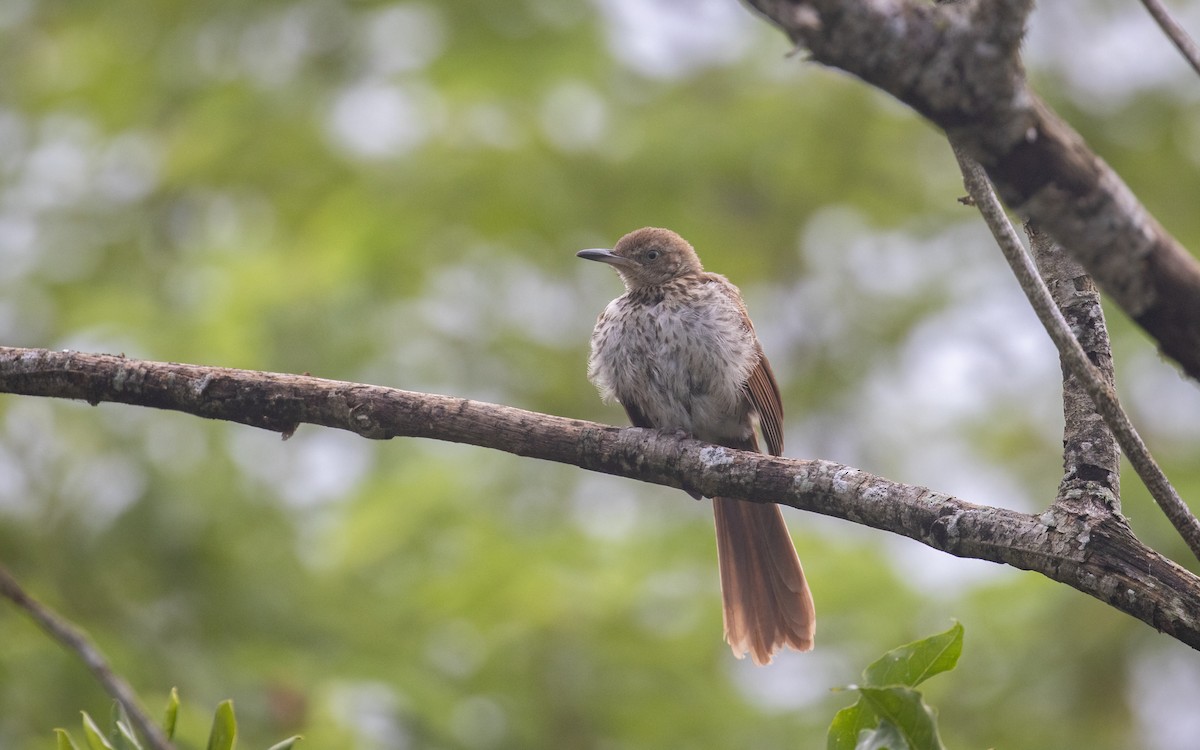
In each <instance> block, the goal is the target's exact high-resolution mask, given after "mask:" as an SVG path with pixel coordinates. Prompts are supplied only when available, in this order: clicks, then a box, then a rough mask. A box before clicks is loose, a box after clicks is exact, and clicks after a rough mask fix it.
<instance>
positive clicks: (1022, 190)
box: [747, 0, 1200, 380]
mask: <svg viewBox="0 0 1200 750" xmlns="http://www.w3.org/2000/svg"><path fill="white" fill-rule="evenodd" d="M747 3H748V4H749V5H750V6H752V7H753V8H755V9H756V10H758V11H759V12H760V13H762V14H763V15H764V16H765V17H766V18H767V19H769V20H770V21H771V22H772V23H774V24H775V25H776V26H778V27H779V28H781V29H782V30H783V31H784V33H786V34H787V35H788V36H789V37H790V38H791V39H792V41H793V42H794V43H796V44H798V45H802V46H804V47H806V48H807V49H808V50H809V51H810V52H811V54H812V57H813V59H815V60H816V61H818V62H820V63H823V64H825V65H829V66H832V67H836V68H840V69H842V70H844V71H846V72H848V73H851V74H853V75H856V76H858V77H859V78H861V79H863V80H864V81H866V82H867V83H869V84H871V85H873V86H876V87H878V88H880V89H882V90H883V91H886V92H887V93H889V94H891V95H892V96H894V97H896V98H897V99H899V100H900V101H902V102H904V103H906V104H908V105H909V106H910V107H912V108H913V109H915V110H916V111H917V112H919V113H920V114H922V115H924V116H925V117H926V118H928V119H929V120H930V121H931V122H933V123H934V124H936V125H938V126H939V127H941V128H942V129H943V130H945V131H946V134H947V135H948V136H950V137H951V139H952V140H953V141H954V142H955V143H957V144H959V145H960V146H961V147H962V148H963V149H964V150H965V151H966V153H967V154H968V155H969V156H971V157H972V158H973V159H975V160H976V161H978V162H979V163H980V164H981V165H982V166H983V167H984V169H985V170H986V171H987V173H988V176H989V177H990V178H991V180H992V182H993V183H994V184H995V185H996V188H997V190H998V191H999V193H1000V195H1001V197H1002V198H1003V199H1004V201H1005V202H1006V203H1007V204H1008V205H1009V206H1011V207H1012V208H1013V209H1014V210H1016V211H1017V212H1019V213H1020V214H1022V215H1023V216H1027V217H1029V218H1030V219H1032V220H1033V221H1035V222H1036V223H1037V224H1038V226H1039V227H1041V228H1042V229H1043V230H1045V231H1046V232H1048V233H1049V234H1050V235H1051V236H1052V237H1053V238H1054V239H1055V240H1056V241H1057V242H1058V243H1059V244H1060V245H1062V247H1063V248H1064V249H1066V251H1067V252H1069V253H1070V254H1071V255H1072V256H1073V257H1075V258H1076V259H1077V260H1078V261H1079V262H1080V263H1081V264H1082V265H1083V267H1084V268H1085V269H1086V270H1087V271H1088V273H1090V274H1091V275H1092V277H1093V278H1094V279H1095V280H1096V282H1097V283H1098V284H1099V285H1100V287H1101V288H1102V289H1104V291H1105V292H1106V293H1107V294H1109V295H1110V296H1111V298H1112V299H1113V301H1115V302H1116V303H1117V304H1118V305H1120V306H1121V308H1122V309H1124V310H1125V311H1126V312H1127V313H1128V314H1129V315H1130V317H1132V318H1133V319H1134V320H1136V321H1137V322H1138V324H1139V325H1141V326H1142V327H1143V328H1145V329H1146V331H1147V332H1149V333H1150V335H1151V336H1153V337H1154V338H1155V339H1156V340H1157V341H1158V343H1159V347H1160V348H1161V350H1162V351H1163V352H1164V353H1165V354H1166V355H1167V356H1169V357H1171V358H1173V359H1175V360H1176V361H1177V362H1179V363H1180V364H1181V365H1182V366H1183V369H1184V370H1185V371H1186V372H1187V373H1188V375H1190V376H1191V377H1192V378H1193V379H1196V380H1200V263H1197V261H1196V260H1195V259H1194V258H1193V257H1192V256H1191V255H1189V254H1188V252H1187V251H1186V250H1185V249H1184V248H1183V247H1182V246H1181V245H1180V244H1179V243H1178V242H1177V241H1176V240H1175V239H1174V238H1173V237H1172V236H1171V235H1170V234H1168V233H1167V232H1166V230H1164V229H1163V228H1162V227H1161V226H1160V225H1159V224H1158V222H1157V221H1155V219H1154V218H1153V217H1152V216H1151V215H1150V214H1149V212H1147V211H1146V209H1145V208H1144V207H1143V206H1142V205H1141V204H1140V203H1139V202H1138V200H1137V198H1136V197H1135V196H1134V195H1133V193H1132V192H1131V191H1130V190H1129V188H1128V187H1126V185H1125V184H1124V183H1123V182H1122V181H1121V179H1120V178H1119V177H1118V176H1117V175H1116V173H1115V172H1113V171H1112V169H1111V168H1110V167H1109V166H1108V165H1107V164H1105V163H1104V161H1103V160H1102V159H1100V157H1098V156H1096V155H1095V154H1094V153H1092V151H1091V150H1089V149H1088V147H1087V145H1086V144H1085V143H1084V142H1083V139H1082V138H1080V136H1079V135H1078V134H1077V133H1075V132H1074V131H1073V130H1072V129H1071V128H1070V126H1068V125H1067V124H1066V123H1064V122H1063V121H1062V120H1060V119H1059V118H1058V117H1057V116H1056V115H1055V114H1054V113H1053V112H1052V111H1051V110H1050V108H1049V107H1048V106H1046V105H1045V104H1044V103H1043V102H1042V101H1041V100H1040V99H1039V98H1038V96H1037V95H1036V94H1035V93H1034V92H1033V91H1032V90H1031V89H1030V88H1029V86H1028V84H1027V82H1026V79H1025V74H1024V70H1023V69H1022V66H1021V61H1020V58H1019V56H1018V54H1017V40H1019V38H1020V32H1021V28H1020V25H1021V24H1022V23H1023V21H1024V16H1025V13H1026V12H1027V10H1028V7H1029V3H1028V2H1021V1H1019V0H1011V1H1010V2H994V0H963V2H956V3H944V4H937V5H935V4H931V3H927V2H924V0H747Z"/></svg>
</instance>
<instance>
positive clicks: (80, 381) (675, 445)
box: [0, 347, 1200, 649]
mask: <svg viewBox="0 0 1200 750" xmlns="http://www.w3.org/2000/svg"><path fill="white" fill-rule="evenodd" d="M0 392H8V393H17V394H24V395H30V396H50V397H57V398H72V399H85V400H88V401H91V402H92V403H99V402H101V401H114V402H119V403H126V404H136V405H141V406H151V407H155V408H160V409H172V410H175V411H181V412H186V413H189V414H195V415H198V416H203V417H209V418H213V419H224V420H229V421H233V422H239V423H242V424H249V425H254V426H257V427H264V428H266V429H272V430H277V431H280V432H283V433H284V434H290V432H291V431H293V430H294V429H295V428H296V427H297V425H299V424H301V423H308V424H316V425H323V426H326V427H334V428H337V429H343V430H349V431H351V432H355V433H357V434H359V435H362V436H364V437H369V438H376V439H387V438H391V437H398V436H409V437H426V438H434V439H438V440H449V441H453V442H459V443H468V444H471V445H478V446H483V447H488V448H493V449H496V450H501V451H506V452H508V453H514V454H516V455H520V456H529V457H533V458H540V459H545V460H549V461H557V462H560V463H566V464H573V465H575V466H579V467H581V468H584V469H588V470H591V471H599V472H604V473H607V474H616V475H619V476H624V477H629V478H631V479H638V480H641V481H645V482H653V483H656V484H663V485H667V486H671V487H680V488H684V489H687V490H691V491H695V492H699V493H701V494H704V495H708V496H724V497H738V498H744V499H746V500H750V501H753V502H775V503H780V504H783V505H790V506H792V507H795V508H799V509H801V510H809V511H813V512H815V513H821V514H824V515H828V516H832V517H835V518H842V519H846V520H848V521H852V522H854V523H859V524H864V525H866V526H871V527H874V528H877V529H882V530H885V531H891V532H893V533H896V534H901V535H903V536H907V537H910V538H912V539H915V540H917V541H919V542H922V543H923V544H926V545H929V546H930V547H933V548H934V549H938V550H942V551H945V552H948V553H950V554H952V555H957V556H959V557H974V558H979V559H983V560H991V561H994V562H1002V563H1007V564H1009V565H1013V566H1015V567H1018V568H1022V569H1025V570H1032V571H1036V572H1039V573H1041V574H1043V575H1045V576H1047V577H1048V578H1051V579H1053V580H1056V581H1060V582H1062V583H1066V584H1067V585H1070V586H1073V587H1074V588H1076V589H1078V590H1080V591H1082V592H1084V593H1087V594H1089V595H1091V596H1093V597H1096V598H1097V599H1100V600H1101V601H1104V602H1107V603H1108V604H1110V605H1112V606H1113V607H1115V608H1117V609H1119V610H1121V611H1123V612H1127V613H1129V614H1131V615H1133V616H1134V617H1137V618H1138V619H1140V620H1142V621H1144V622H1146V623H1148V624H1149V625H1151V626H1152V627H1154V628H1155V629H1157V630H1160V631H1162V632H1165V633H1168V634H1170V635H1171V636H1173V637H1175V638H1177V639H1178V640H1180V641H1181V642H1183V643H1186V644H1188V645H1190V646H1192V647H1193V648H1196V649H1200V578H1197V577H1196V576H1194V575H1192V574H1191V573H1190V572H1188V571H1187V570H1185V569H1183V568H1182V567H1180V566H1178V565H1176V564H1175V563H1173V562H1172V561H1170V560H1168V559H1167V558H1165V557H1163V556H1162V555H1160V554H1158V553H1157V552H1155V551H1154V550H1152V549H1150V548H1149V547H1146V546H1145V545H1144V544H1142V543H1141V542H1140V541H1138V540H1137V539H1136V538H1135V537H1134V536H1133V535H1132V534H1131V533H1130V531H1129V529H1128V527H1127V526H1126V525H1125V523H1124V521H1123V519H1121V518H1120V516H1117V515H1115V514H1112V513H1106V514H1104V515H1103V516H1098V515H1096V514H1082V515H1077V516H1067V515H1066V514H1052V515H1049V514H1043V515H1040V516H1032V515H1028V514H1024V513H1018V512H1016V511H1012V510H1007V509H1004V508H990V507H985V506H980V505H974V504H972V503H969V502H966V501H964V500H960V499H958V498H955V497H951V496H949V495H944V494H941V493H937V492H933V491H931V490H929V489H926V488H924V487H917V486H914V485H906V484H901V483H898V482H892V481H890V480H887V479H884V478H881V477H877V476H873V475H871V474H868V473H866V472H862V471H859V470H857V469H853V468H850V467H848V466H843V465H840V464H836V463H832V462H829V461H818V460H792V459H786V458H776V457H773V456H765V455H762V454H759V453H748V452H744V451H735V450H731V449H728V448H721V447H718V446H714V445H710V444H707V443H702V442H699V441H695V440H679V439H677V438H675V437H673V436H670V435H666V434H663V433H660V432H658V431H655V430H644V429H637V428H626V429H621V428H617V427H609V426H606V425H600V424H595V423H593V422H584V421H580V420H575V419H565V418H562V417H554V416H549V415H545V414H538V413H535V412H529V411H524V410H522V409H515V408H512V407H508V406H498V405H495V404H486V403H482V402H479V401H470V400H465V399H458V398H451V397H449V396H438V395H431V394H423V393H412V392H409V391H401V390H395V389H392V388H383V387H380V386H371V385H362V384H358V383H345V382H339V381H333V380H323V379H320V378H313V377H307V376H299V375H283V374H277V373H263V372H252V371H246V370H229V369H224V368H213V367H199V366H196V365H183V364H173V363H162V362H147V361H139V360H131V359H126V358H124V357H117V356H112V355H103V354H81V353H78V352H51V351H47V350H43V349H14V348H4V347H0Z"/></svg>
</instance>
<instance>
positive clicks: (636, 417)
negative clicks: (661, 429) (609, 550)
mask: <svg viewBox="0 0 1200 750" xmlns="http://www.w3.org/2000/svg"><path fill="white" fill-rule="evenodd" d="M621 406H623V407H625V413H626V414H628V415H629V423H630V424H632V425H633V426H634V427H650V428H653V427H654V425H652V424H650V420H649V419H646V415H645V414H643V413H642V409H641V407H639V406H638V405H637V404H635V403H633V402H632V401H631V402H628V403H626V402H624V401H622V402H621Z"/></svg>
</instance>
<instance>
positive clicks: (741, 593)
mask: <svg viewBox="0 0 1200 750" xmlns="http://www.w3.org/2000/svg"><path fill="white" fill-rule="evenodd" d="M713 514H714V517H715V519H716V525H717V558H718V563H719V566H720V570H721V595H722V599H723V600H724V605H725V610H724V615H725V616H724V620H725V640H727V641H728V642H729V645H730V647H731V648H732V649H733V653H734V655H735V656H737V657H738V658H739V659H740V658H742V657H744V656H745V655H746V653H747V652H749V653H750V658H751V659H753V660H754V663H755V664H758V665H763V664H768V663H770V661H771V657H772V655H773V654H774V653H775V652H776V651H777V650H779V649H780V648H781V647H783V646H788V647H790V648H794V649H796V650H797V651H809V650H811V649H812V647H813V637H814V634H815V632H816V611H815V609H814V608H813V600H812V593H811V592H810V591H809V590H808V582H807V581H806V580H805V579H804V569H803V568H802V567H801V566H800V558H799V557H798V556H797V555H796V547H795V545H793V544H792V537H791V535H790V534H789V533H788V530H787V526H786V525H785V524H784V522H783V513H782V512H781V511H780V509H779V506H778V505H771V504H765V503H751V502H746V501H743V500H733V499H729V498H715V499H714V500H713Z"/></svg>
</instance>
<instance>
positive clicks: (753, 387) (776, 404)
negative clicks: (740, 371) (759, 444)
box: [746, 346, 783, 456]
mask: <svg viewBox="0 0 1200 750" xmlns="http://www.w3.org/2000/svg"><path fill="white" fill-rule="evenodd" d="M746 393H748V394H749V396H750V403H751V404H753V405H754V410H755V411H757V412H758V425H759V428H760V429H761V430H762V433H763V437H764V438H766V440H767V451H768V452H769V453H770V454H771V455H772V456H782V455H783V399H782V398H780V396H779V384H778V383H776V382H775V373H773V372H771V363H770V362H768V361H767V357H766V355H765V354H763V352H762V347H761V346H760V347H758V362H757V363H755V365H754V369H752V370H750V377H749V378H747V379H746Z"/></svg>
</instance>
